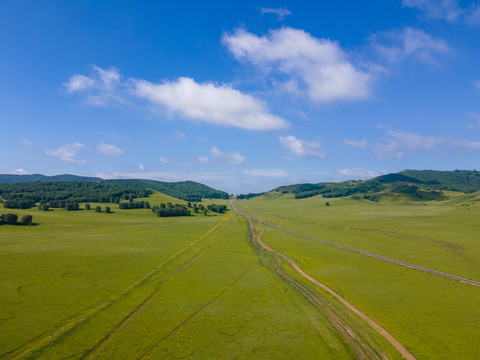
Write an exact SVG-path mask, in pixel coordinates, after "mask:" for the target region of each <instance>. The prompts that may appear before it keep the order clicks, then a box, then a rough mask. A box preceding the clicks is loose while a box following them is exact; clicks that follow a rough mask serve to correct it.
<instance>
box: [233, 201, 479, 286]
mask: <svg viewBox="0 0 480 360" xmlns="http://www.w3.org/2000/svg"><path fill="white" fill-rule="evenodd" d="M236 200H237V199H236V198H234V199H233V200H232V202H231V203H230V208H231V209H232V210H233V211H235V212H236V213H237V214H240V215H242V216H244V217H246V218H249V219H253V220H257V221H259V222H261V223H262V224H265V225H268V226H271V227H273V228H275V229H278V230H281V231H285V232H287V233H289V234H292V235H296V236H300V237H303V238H305V239H309V240H313V241H316V242H319V243H322V244H326V245H331V246H335V247H337V248H340V249H344V250H348V251H352V252H356V253H359V254H362V255H366V256H370V257H374V258H376V259H380V260H384V261H388V262H391V263H394V264H398V265H401V266H405V267H409V268H411V269H416V270H420V271H425V272H428V273H431V274H435V275H439V276H442V277H445V278H449V279H452V280H456V281H460V282H462V283H464V284H469V285H473V286H478V287H480V282H479V281H475V280H470V279H465V278H462V277H460V276H456V275H452V274H447V273H444V272H441V271H437V270H433V269H429V268H426V267H423V266H419V265H415V264H410V263H407V262H404V261H400V260H396V259H392V258H389V257H386V256H382V255H378V254H374V253H371V252H368V251H363V250H359V249H354V248H351V247H348V246H344V245H340V244H335V243H332V242H329V241H325V240H321V239H317V238H314V237H312V236H308V235H304V234H300V233H298V232H295V231H292V230H288V229H284V228H282V227H280V226H278V225H275V224H272V223H269V222H267V221H265V220H262V219H259V218H257V217H255V216H251V215H247V214H245V213H243V212H241V211H240V210H238V209H237V208H235V207H234V206H233V204H234V202H235V201H236Z"/></svg>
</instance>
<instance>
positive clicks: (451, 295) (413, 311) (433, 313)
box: [237, 193, 480, 359]
mask: <svg viewBox="0 0 480 360" xmlns="http://www.w3.org/2000/svg"><path fill="white" fill-rule="evenodd" d="M449 196H450V198H449V199H448V200H445V201H442V202H435V201H432V202H412V201H409V200H407V199H401V198H390V199H386V200H383V201H380V202H371V201H367V200H363V199H362V200H352V199H349V198H347V199H323V198H321V197H314V198H308V199H302V200H295V199H293V196H291V195H288V194H287V195H285V194H279V193H273V194H272V193H271V194H268V195H266V196H261V197H258V198H253V199H250V200H241V201H239V202H238V204H237V207H238V208H239V209H241V210H243V211H244V212H246V213H248V214H252V215H255V216H258V217H259V218H262V219H264V220H267V221H270V222H272V223H274V224H276V225H280V226H282V227H285V228H287V229H291V230H295V231H297V232H300V233H303V234H307V235H311V236H314V237H317V238H320V239H323V240H327V241H330V242H334V243H338V244H343V245H348V246H350V247H354V248H357V249H362V250H366V251H370V252H373V253H377V254H381V255H386V256H389V257H392V258H395V259H399V260H403V261H407V262H411V263H414V264H418V265H421V266H425V267H430V268H432V269H435V270H440V271H444V272H448V273H451V274H455V275H459V276H463V277H466V278H471V279H474V280H480V262H479V259H480V225H479V221H478V220H479V219H480V206H479V203H478V201H477V198H476V197H475V196H461V195H459V194H453V193H451V194H449ZM326 201H328V202H329V203H330V206H326V205H325V202H326ZM264 240H265V241H266V243H267V244H269V245H270V246H272V247H273V248H275V249H277V250H279V251H281V252H283V253H285V254H288V256H290V257H292V258H293V259H295V261H296V262H297V263H298V264H299V265H301V266H302V268H303V269H304V270H305V271H307V272H308V273H309V274H311V275H312V276H314V277H316V278H317V279H319V280H320V281H322V282H324V283H325V284H327V285H328V286H329V287H331V288H332V289H334V290H335V291H337V292H339V293H340V294H341V295H342V296H344V297H345V298H347V299H348V300H349V301H351V302H352V303H354V304H355V305H357V306H358V307H359V308H360V309H361V310H363V311H364V312H366V313H367V314H369V315H370V316H371V317H373V318H374V319H375V320H377V321H378V322H379V323H380V324H381V325H382V326H384V327H385V328H386V329H387V330H388V331H390V332H391V333H392V334H393V335H394V336H395V337H396V338H397V339H398V340H399V341H400V342H401V343H402V344H403V345H404V346H406V347H407V349H408V350H409V351H410V352H411V353H413V354H414V355H415V356H416V357H418V358H420V359H422V358H423V359H473V358H477V357H478V354H480V348H479V345H478V341H477V339H478V337H479V336H480V328H479V327H478V323H479V321H480V310H479V308H478V303H479V301H480V289H479V288H478V287H474V286H471V285H466V284H463V283H460V282H456V281H454V280H450V279H445V278H441V277H439V276H436V275H433V274H428V273H424V272H421V271H418V270H413V269H409V268H405V267H402V266H399V265H396V264H391V263H387V262H385V261H382V260H378V259H374V258H371V257H367V256H364V255H360V254H357V253H352V252H349V251H346V250H342V249H338V248H334V247H332V246H329V245H324V244H321V243H318V242H314V241H311V240H307V239H304V238H300V237H297V236H293V235H290V234H287V233H284V232H281V231H279V230H276V229H273V228H267V231H266V232H265V235H264Z"/></svg>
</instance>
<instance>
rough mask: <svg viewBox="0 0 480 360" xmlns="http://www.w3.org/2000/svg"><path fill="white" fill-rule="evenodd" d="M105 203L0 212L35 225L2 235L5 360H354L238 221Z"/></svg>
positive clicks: (0, 231) (0, 317)
mask: <svg viewBox="0 0 480 360" xmlns="http://www.w3.org/2000/svg"><path fill="white" fill-rule="evenodd" d="M169 200H170V201H172V202H177V203H178V202H181V201H179V200H177V199H172V198H168V197H165V196H164V195H161V194H159V193H156V194H154V195H152V196H151V197H149V198H148V201H149V202H150V204H151V205H154V204H156V203H159V202H164V201H169ZM212 202H215V201H212ZM218 202H219V201H216V203H218ZM205 203H208V201H207V202H205ZM95 205H96V204H95ZM100 205H101V206H102V209H103V208H104V207H105V206H107V205H109V206H111V208H112V210H113V213H111V214H107V213H104V212H101V213H96V212H94V211H93V210H90V211H86V210H80V211H68V212H67V211H65V210H60V209H55V210H53V211H48V212H45V211H39V210H36V209H30V210H14V211H10V210H7V209H2V211H4V212H15V213H17V214H18V215H19V216H22V215H23V214H27V213H28V214H32V215H33V221H34V223H35V224H36V225H34V226H12V225H2V226H1V227H0V276H1V279H0V286H1V299H0V301H1V306H0V332H1V333H2V336H1V337H0V358H1V359H64V358H65V359H66V358H68V359H132V358H134V359H138V358H144V359H148V358H151V359H159V358H164V359H171V358H198V359H205V358H218V359H238V358H258V359H266V358H275V359H291V358H318V356H322V357H323V358H326V359H352V358H355V356H354V354H353V353H352V351H351V349H350V348H349V346H348V345H347V344H346V343H345V342H344V340H343V337H342V334H339V332H338V331H337V330H336V329H335V328H334V327H332V326H331V324H330V323H329V321H328V320H327V318H326V317H325V316H324V314H323V313H322V312H321V311H318V309H317V308H316V307H315V306H313V305H312V304H311V303H310V302H309V301H307V300H306V299H305V297H303V296H302V295H301V294H299V293H298V292H297V291H296V290H295V289H294V288H292V286H290V285H289V284H288V282H286V281H285V280H283V279H282V278H280V277H279V276H277V275H276V274H275V273H274V272H272V271H270V270H269V268H268V267H267V266H264V263H265V261H268V259H267V258H265V257H264V255H263V254H262V253H260V252H259V251H258V249H256V248H254V247H253V246H252V245H251V242H250V233H249V230H248V227H247V223H246V221H245V220H244V219H243V218H241V217H240V216H238V215H235V214H234V213H233V212H231V211H229V212H227V213H226V214H224V215H216V216H215V215H214V214H210V215H211V216H204V215H203V214H201V215H200V214H198V215H195V216H191V217H177V218H159V217H157V216H155V215H154V214H153V213H152V211H151V210H148V209H135V210H119V209H118V208H117V207H116V205H115V204H100ZM81 208H83V204H82V206H81ZM372 336H375V335H372ZM381 341H382V340H381V339H380V340H378V341H377V342H379V343H381ZM385 347H386V349H385V352H386V353H389V352H390V353H392V354H393V356H394V357H395V356H396V354H395V352H394V350H392V349H390V348H389V347H388V346H387V345H385ZM397 358H398V356H397Z"/></svg>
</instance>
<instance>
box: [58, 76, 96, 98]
mask: <svg viewBox="0 0 480 360" xmlns="http://www.w3.org/2000/svg"><path fill="white" fill-rule="evenodd" d="M94 85H95V80H94V79H91V78H89V77H87V76H85V75H73V76H72V77H71V78H70V80H69V81H68V82H67V83H65V84H63V86H64V87H65V88H66V91H67V93H69V94H71V93H73V92H76V91H82V90H86V89H89V88H92V87H93V86H94Z"/></svg>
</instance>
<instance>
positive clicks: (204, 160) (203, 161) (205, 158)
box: [197, 156, 210, 164]
mask: <svg viewBox="0 0 480 360" xmlns="http://www.w3.org/2000/svg"><path fill="white" fill-rule="evenodd" d="M197 159H198V162H199V163H201V164H208V162H209V161H210V160H209V159H208V156H199V157H198V158H197Z"/></svg>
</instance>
